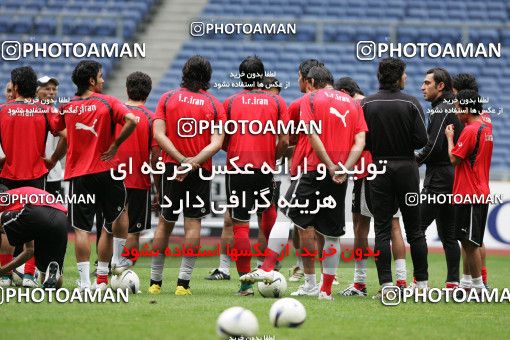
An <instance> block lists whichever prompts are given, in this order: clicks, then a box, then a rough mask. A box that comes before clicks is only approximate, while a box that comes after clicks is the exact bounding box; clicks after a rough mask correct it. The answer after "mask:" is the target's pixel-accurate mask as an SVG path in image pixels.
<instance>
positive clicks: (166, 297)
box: [0, 243, 510, 339]
mask: <svg viewBox="0 0 510 340" xmlns="http://www.w3.org/2000/svg"><path fill="white" fill-rule="evenodd" d="M408 257H409V255H408ZM508 260H509V258H508V257H505V256H490V255H489V256H488V260H487V261H488V271H489V283H490V284H491V285H492V286H493V287H498V288H504V287H508V286H509V284H508V283H509V282H510V279H509V278H510V266H509V262H508ZM148 263H149V262H148V261H147V260H145V261H142V262H141V263H138V264H137V266H136V267H135V268H134V270H135V271H136V272H137V274H138V275H139V277H140V280H141V290H142V293H141V294H138V295H131V296H130V297H129V303H127V304H125V303H120V304H109V303H108V304H78V303H68V304H59V303H51V304H49V303H41V304H25V303H22V304H16V303H10V304H4V305H1V306H0V315H1V317H0V339H16V338H25V339H41V338H44V339H63V338H73V339H103V338H106V339H216V338H217V336H216V333H215V325H216V319H217V317H218V315H219V314H220V313H221V312H222V311H223V310H225V309H226V308H229V307H232V306H242V307H245V308H248V309H250V310H251V311H252V312H253V313H255V315H256V316H257V318H258V321H259V326H260V330H259V333H258V336H259V338H261V339H263V336H264V335H270V336H274V338H275V339H403V338H407V339H482V338H487V339H508V338H510V332H509V325H510V306H509V304H508V303H504V304H497V303H496V304H489V303H479V304H476V303H465V304H458V303H453V302H450V303H447V304H446V303H438V304H432V303H417V304H415V303H407V304H403V305H400V306H397V307H386V306H383V305H382V304H381V302H380V301H377V300H373V299H372V298H371V296H372V295H373V294H375V293H376V292H377V274H376V270H375V267H374V265H373V264H372V265H371V266H370V268H369V272H368V275H369V284H368V289H369V297H367V298H359V297H341V296H338V294H337V293H338V292H339V291H340V290H341V289H343V288H345V287H346V286H347V285H348V284H349V283H350V281H351V280H352V276H353V268H352V264H350V265H348V266H346V265H345V264H341V265H342V266H343V267H341V268H340V269H339V270H338V274H339V280H340V285H339V286H333V289H334V294H335V301H332V302H330V301H319V300H317V299H316V298H311V297H306V298H299V300H300V301H301V302H302V303H303V304H304V306H305V308H306V311H307V320H306V321H305V323H304V324H303V325H302V326H301V327H300V328H297V329H282V328H274V327H272V326H271V325H270V323H269V308H270V306H271V304H272V303H273V302H274V301H275V300H274V299H265V298H263V297H261V296H260V295H259V294H258V292H257V293H256V295H255V297H244V298H241V297H237V296H234V293H235V292H236V291H237V289H238V275H237V273H236V272H235V267H234V264H233V267H232V268H231V274H233V275H232V279H231V280H230V281H213V282H211V281H206V280H204V279H203V278H204V277H205V276H206V275H207V273H208V271H209V270H210V269H211V268H213V267H216V266H217V264H218V258H201V259H199V260H198V261H197V266H196V269H195V271H194V273H193V279H192V281H191V288H192V291H193V295H192V296H175V295H174V290H175V283H176V280H177V273H178V267H179V264H180V259H179V258H167V262H166V268H165V271H164V284H163V292H162V294H161V295H158V296H151V295H149V294H148V293H147V288H148V281H149V274H150V268H149V266H148ZM253 263H254V261H253ZM253 263H252V264H253ZM294 263H295V259H294V258H289V259H286V260H285V261H284V263H283V268H282V272H283V274H284V275H285V276H286V277H287V276H288V268H289V267H291V266H292V265H293V264H294ZM445 266H446V265H445V261H444V257H443V255H442V254H429V272H430V281H429V283H430V286H433V287H443V278H444V276H445ZM411 268H412V265H411V262H410V260H408V272H409V275H408V280H411V275H412V273H411V271H410V270H409V269H411ZM64 275H65V284H64V286H65V287H68V288H74V287H75V281H76V279H77V278H78V274H77V271H76V261H75V258H74V249H73V247H72V243H70V245H69V247H68V256H67V258H66V268H65V274H64ZM298 285H299V283H290V282H289V289H288V290H287V293H286V295H287V296H288V295H289V294H290V292H291V291H293V290H295V289H296V288H297V287H298Z"/></svg>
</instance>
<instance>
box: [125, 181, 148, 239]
mask: <svg viewBox="0 0 510 340" xmlns="http://www.w3.org/2000/svg"><path fill="white" fill-rule="evenodd" d="M126 191H127V212H128V217H129V233H130V234H134V233H139V232H141V231H142V230H145V229H150V228H151V194H150V190H148V189H147V190H145V189H131V188H126Z"/></svg>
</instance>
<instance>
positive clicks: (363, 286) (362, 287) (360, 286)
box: [354, 282, 367, 290]
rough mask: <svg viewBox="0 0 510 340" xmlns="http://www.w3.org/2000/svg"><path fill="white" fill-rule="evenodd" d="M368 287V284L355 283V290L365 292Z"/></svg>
mask: <svg viewBox="0 0 510 340" xmlns="http://www.w3.org/2000/svg"><path fill="white" fill-rule="evenodd" d="M366 287H367V284H366V283H362V282H354V288H356V289H357V290H363V289H365V288H366Z"/></svg>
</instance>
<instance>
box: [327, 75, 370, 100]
mask: <svg viewBox="0 0 510 340" xmlns="http://www.w3.org/2000/svg"><path fill="white" fill-rule="evenodd" d="M334 88H335V90H337V91H342V90H344V91H346V92H347V93H348V94H349V96H351V97H354V95H356V93H357V94H361V95H362V96H364V95H365V94H364V93H363V91H361V89H360V88H359V85H358V83H356V81H355V80H354V79H352V78H351V77H342V78H340V79H338V80H337V81H336V82H335V85H334Z"/></svg>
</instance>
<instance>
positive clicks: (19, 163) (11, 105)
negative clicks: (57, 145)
mask: <svg viewBox="0 0 510 340" xmlns="http://www.w3.org/2000/svg"><path fill="white" fill-rule="evenodd" d="M53 110H55V112H56V109H54V108H53V107H52V106H49V105H42V104H40V103H37V102H25V101H14V100H13V101H9V102H7V103H4V104H2V105H1V106H0V142H1V143H2V149H3V151H4V153H5V164H4V166H3V168H2V172H1V173H0V177H2V178H7V179H10V180H18V181H19V180H32V179H36V178H39V177H42V176H44V175H45V174H46V173H48V169H47V168H46V165H45V163H44V157H45V147H46V136H47V133H48V130H51V127H50V124H49V120H50V119H51V117H52V115H54V114H55V112H54V111H53ZM52 132H54V131H52Z"/></svg>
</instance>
